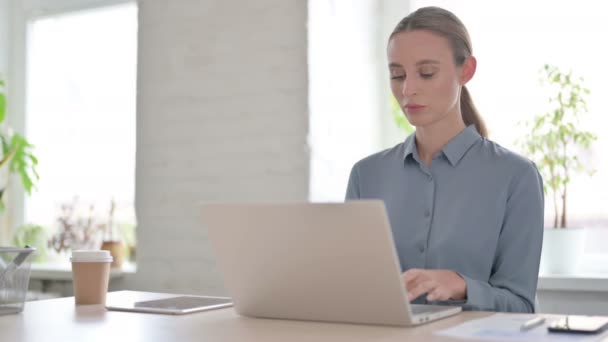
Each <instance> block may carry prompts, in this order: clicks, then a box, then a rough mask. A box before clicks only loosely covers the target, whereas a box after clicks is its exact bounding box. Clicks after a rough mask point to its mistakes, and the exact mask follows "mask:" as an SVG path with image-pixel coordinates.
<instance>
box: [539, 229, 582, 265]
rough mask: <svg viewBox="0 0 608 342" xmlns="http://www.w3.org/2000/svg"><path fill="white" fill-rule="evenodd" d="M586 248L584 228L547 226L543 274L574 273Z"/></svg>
mask: <svg viewBox="0 0 608 342" xmlns="http://www.w3.org/2000/svg"><path fill="white" fill-rule="evenodd" d="M584 248H585V230H584V229H583V228H566V229H558V228H547V229H545V232H544V236H543V250H542V254H541V258H540V273H541V274H574V273H576V271H577V270H578V264H579V260H580V256H581V255H582V253H583V249H584Z"/></svg>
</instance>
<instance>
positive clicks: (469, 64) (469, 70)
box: [460, 56, 477, 85]
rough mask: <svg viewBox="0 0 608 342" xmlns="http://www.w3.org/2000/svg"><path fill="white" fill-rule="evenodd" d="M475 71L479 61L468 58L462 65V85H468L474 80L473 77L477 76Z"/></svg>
mask: <svg viewBox="0 0 608 342" xmlns="http://www.w3.org/2000/svg"><path fill="white" fill-rule="evenodd" d="M475 70H477V59H475V57H473V56H469V57H467V58H466V59H465V60H464V63H463V64H462V69H461V73H460V84H461V85H465V84H467V83H468V82H469V81H470V80H471V79H472V78H473V75H475Z"/></svg>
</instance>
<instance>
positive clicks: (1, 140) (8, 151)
mask: <svg viewBox="0 0 608 342" xmlns="http://www.w3.org/2000/svg"><path fill="white" fill-rule="evenodd" d="M5 87H6V83H5V82H4V80H3V79H2V78H0V144H1V145H2V149H1V151H0V212H2V211H4V208H5V204H4V197H5V196H4V194H5V191H6V188H7V185H8V182H9V175H10V174H17V175H18V176H19V177H20V178H21V184H22V185H23V188H24V189H25V192H26V193H27V194H28V195H29V194H31V193H32V190H33V189H34V188H35V185H36V181H37V180H38V173H37V172H36V165H38V159H37V158H36V157H35V156H34V154H33V148H34V146H33V145H32V144H30V143H29V142H28V141H27V139H26V138H25V137H23V136H22V135H20V134H18V133H15V132H13V131H12V129H11V128H10V127H8V126H7V125H6V124H5V123H4V119H5V118H6V95H5Z"/></svg>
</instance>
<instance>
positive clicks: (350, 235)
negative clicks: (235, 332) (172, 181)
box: [201, 200, 461, 326]
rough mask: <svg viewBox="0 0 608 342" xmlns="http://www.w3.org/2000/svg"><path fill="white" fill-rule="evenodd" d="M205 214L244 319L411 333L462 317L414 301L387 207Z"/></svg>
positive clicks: (256, 208)
mask: <svg viewBox="0 0 608 342" xmlns="http://www.w3.org/2000/svg"><path fill="white" fill-rule="evenodd" d="M201 215H202V221H203V224H204V226H205V227H206V228H207V229H208V232H209V241H210V243H211V247H212V251H213V252H214V255H215V258H216V261H217V265H218V267H219V270H220V272H221V273H222V275H223V278H224V284H225V286H226V289H227V291H228V293H229V294H230V296H231V297H232V298H233V301H234V307H235V310H236V311H237V312H238V313H240V314H242V315H244V316H252V317H265V318H283V319H300V320H314V321H329V322H347V323H364V324H387V325H404V326H407V325H417V324H421V323H425V322H429V321H433V320H436V319H439V318H443V317H447V316H450V315H454V314H456V313H458V312H460V311H461V308H460V307H451V306H432V305H412V304H410V303H409V302H408V300H407V296H406V291H405V287H404V284H403V280H402V277H401V268H400V265H399V261H398V259H397V255H396V250H395V245H394V242H393V236H392V231H391V228H390V225H389V222H388V217H387V214H386V209H385V207H384V203H383V202H382V201H377V200H371V201H352V202H347V203H331V204H330V203H316V204H313V203H265V204H252V203H240V204H239V203H224V204H219V203H216V204H204V205H203V206H202V210H201Z"/></svg>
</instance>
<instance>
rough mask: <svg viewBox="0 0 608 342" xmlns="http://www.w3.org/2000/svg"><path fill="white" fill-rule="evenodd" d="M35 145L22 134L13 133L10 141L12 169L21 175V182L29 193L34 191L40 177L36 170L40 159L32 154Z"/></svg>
mask: <svg viewBox="0 0 608 342" xmlns="http://www.w3.org/2000/svg"><path fill="white" fill-rule="evenodd" d="M33 148H34V145H32V144H30V143H29V142H28V141H27V140H26V139H25V138H24V137H23V136H21V135H20V134H16V133H15V134H13V137H12V138H11V143H10V147H9V149H10V151H11V153H14V154H13V159H12V160H11V164H10V170H11V172H16V173H17V174H19V176H20V177H21V183H22V184H23V188H24V189H25V192H27V194H28V195H29V194H31V193H32V189H33V188H34V182H35V181H37V180H38V179H39V178H40V177H39V175H38V172H37V171H36V166H37V165H38V159H37V158H36V157H35V156H34V155H33V154H32V150H33Z"/></svg>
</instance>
